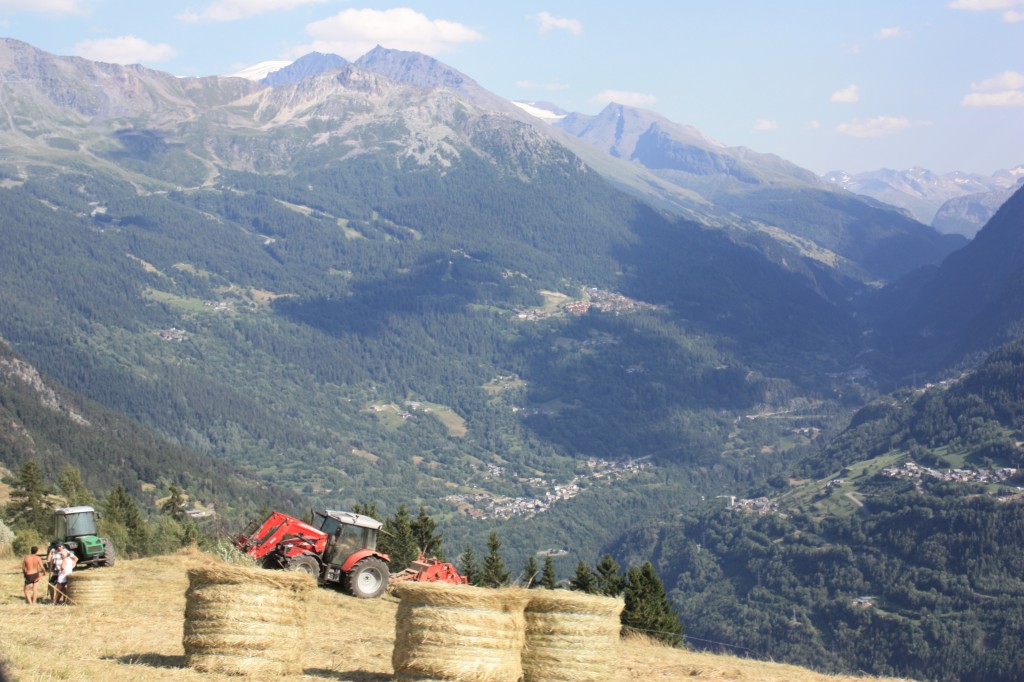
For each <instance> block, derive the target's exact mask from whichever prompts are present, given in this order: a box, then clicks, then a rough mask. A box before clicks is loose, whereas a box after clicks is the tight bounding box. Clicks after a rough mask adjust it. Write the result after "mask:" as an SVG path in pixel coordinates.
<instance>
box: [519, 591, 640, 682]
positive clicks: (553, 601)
mask: <svg viewBox="0 0 1024 682" xmlns="http://www.w3.org/2000/svg"><path fill="white" fill-rule="evenodd" d="M624 607H625V603H624V602H623V601H622V600H621V599H613V598H611V597H599V596H596V595H592V594H584V593H582V592H570V591H568V590H531V591H530V601H529V603H528V604H527V605H526V611H525V619H526V644H525V646H524V647H523V675H524V677H523V680H524V682H599V681H603V680H610V679H614V677H615V675H614V674H613V671H614V669H615V644H616V642H618V640H619V630H620V628H621V624H620V622H619V615H620V614H621V613H622V609H623V608H624Z"/></svg>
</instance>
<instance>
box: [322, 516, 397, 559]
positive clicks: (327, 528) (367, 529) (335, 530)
mask: <svg viewBox="0 0 1024 682" xmlns="http://www.w3.org/2000/svg"><path fill="white" fill-rule="evenodd" d="M312 520H313V524H312V525H313V526H314V527H316V528H318V529H320V531H322V532H323V533H325V534H326V535H327V536H328V538H329V539H328V544H327V552H326V556H327V559H328V560H327V563H328V564H333V565H336V566H342V565H344V564H345V562H346V561H347V560H348V558H349V557H351V556H352V555H353V554H355V553H356V552H358V551H359V550H369V551H370V552H371V553H373V552H376V550H377V534H378V532H379V531H380V529H381V527H382V526H383V525H384V524H382V523H381V522H380V521H378V520H376V519H372V518H370V517H369V516H363V515H362V514H354V513H352V512H344V511H332V510H330V509H326V510H324V511H322V512H321V511H317V510H313V516H312Z"/></svg>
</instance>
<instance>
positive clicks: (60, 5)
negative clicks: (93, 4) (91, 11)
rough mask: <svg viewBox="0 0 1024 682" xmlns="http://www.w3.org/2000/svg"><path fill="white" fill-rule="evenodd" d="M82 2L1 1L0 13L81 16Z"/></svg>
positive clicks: (69, 0)
mask: <svg viewBox="0 0 1024 682" xmlns="http://www.w3.org/2000/svg"><path fill="white" fill-rule="evenodd" d="M79 2H80V0H0V12H18V11H25V12H43V13H48V14H79V13H82V12H83V10H82V8H81V7H79Z"/></svg>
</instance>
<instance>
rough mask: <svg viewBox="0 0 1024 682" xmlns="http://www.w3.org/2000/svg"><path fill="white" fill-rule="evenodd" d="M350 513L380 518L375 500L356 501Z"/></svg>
mask: <svg viewBox="0 0 1024 682" xmlns="http://www.w3.org/2000/svg"><path fill="white" fill-rule="evenodd" d="M352 513H353V514H362V515H363V516H369V517H370V518H371V519H379V518H380V514H379V513H378V512H377V503H376V502H372V503H371V502H356V503H355V504H354V505H352ZM264 518H266V517H264Z"/></svg>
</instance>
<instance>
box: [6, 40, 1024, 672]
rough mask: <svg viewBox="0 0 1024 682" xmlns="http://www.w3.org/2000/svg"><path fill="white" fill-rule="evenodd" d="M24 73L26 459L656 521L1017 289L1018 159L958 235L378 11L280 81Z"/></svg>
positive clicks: (18, 219) (894, 378)
mask: <svg viewBox="0 0 1024 682" xmlns="http://www.w3.org/2000/svg"><path fill="white" fill-rule="evenodd" d="M253 75H255V74H253ZM0 78H2V84H0V96H2V100H0V103H2V108H0V146H2V147H3V154H2V155H0V200H2V202H3V206H4V218H3V221H2V224H0V230H2V234H3V243H4V249H3V250H2V251H0V335H2V336H3V338H4V339H5V340H6V344H7V345H6V346H5V347H4V348H3V357H4V358H5V363H6V364H4V365H3V366H4V367H8V366H10V367H17V368H19V369H18V372H17V373H16V374H17V377H20V378H17V379H15V378H12V377H13V376H14V374H13V373H11V372H7V373H6V374H4V373H3V372H0V375H3V376H4V377H5V383H4V392H3V393H0V397H3V399H4V400H5V401H6V402H4V403H3V405H4V407H5V409H6V410H7V411H6V412H5V413H4V414H5V415H7V418H5V419H3V420H2V421H0V438H2V439H3V442H6V443H9V444H16V447H15V446H13V445H12V446H11V447H5V449H4V450H3V452H2V462H0V463H2V464H3V465H4V466H5V467H6V468H7V469H8V470H15V469H16V468H17V467H18V466H20V465H21V464H22V463H23V462H25V461H26V460H27V459H29V458H36V459H39V460H41V464H42V465H43V468H44V470H45V471H47V472H50V473H51V475H52V473H53V472H55V471H58V470H59V469H60V467H61V466H63V465H64V464H67V463H71V464H75V465H76V466H80V467H82V468H83V475H84V477H85V478H86V480H87V481H89V482H91V484H92V485H95V486H97V487H103V486H108V485H110V484H111V481H112V478H113V477H115V476H116V472H117V469H116V468H115V467H113V466H112V465H111V462H110V461H108V460H104V459H103V458H102V457H100V456H98V455H97V454H96V453H97V452H99V451H100V449H101V446H100V445H99V444H101V443H104V442H106V441H107V440H109V442H110V449H111V452H116V453H124V452H125V451H127V450H133V449H138V450H139V453H140V454H139V459H138V461H137V462H135V463H133V461H130V460H129V459H126V456H123V455H120V456H119V458H118V461H119V462H122V463H123V466H125V467H126V471H129V472H130V475H128V476H127V478H128V481H127V482H128V483H129V484H130V485H129V486H128V487H129V488H130V492H132V493H133V494H135V495H137V496H138V497H140V499H148V498H146V495H149V496H150V497H152V496H153V495H155V493H153V492H152V491H153V487H154V486H155V487H156V488H157V489H160V488H162V487H163V486H165V485H168V484H169V483H170V482H176V484H178V485H180V486H182V487H184V488H185V489H186V491H187V492H188V493H189V494H190V496H191V498H190V499H194V500H196V501H198V502H199V503H202V504H204V505H208V504H210V503H215V504H216V505H218V507H219V508H223V509H225V510H227V512H226V513H235V514H240V513H243V512H244V511H245V510H247V509H250V508H251V507H252V506H260V505H263V504H271V503H275V504H277V503H281V504H284V505H295V506H301V507H308V506H314V505H319V504H324V505H329V506H331V507H332V508H345V507H350V506H351V505H353V504H356V503H363V502H366V501H372V502H374V503H375V504H378V505H379V508H380V510H381V511H382V512H383V513H391V512H392V511H393V510H394V509H396V508H397V506H398V505H399V504H402V503H405V504H410V505H415V504H423V505H425V506H426V507H427V508H428V509H429V510H430V511H431V513H433V514H435V515H436V516H437V517H438V519H439V520H440V522H441V524H442V526H443V528H444V529H445V533H446V537H448V538H452V537H457V538H470V539H472V538H479V537H481V536H482V535H484V534H486V532H487V531H488V530H489V529H491V528H494V527H497V526H500V527H501V528H502V529H503V532H504V533H505V536H504V539H505V541H506V545H505V546H506V547H507V549H508V551H509V552H510V553H511V556H513V557H515V559H516V560H522V559H525V557H527V556H529V555H531V554H535V553H536V552H538V551H541V550H550V549H551V548H564V552H560V553H559V555H560V556H565V557H567V558H566V559H565V560H564V561H566V562H577V561H580V560H585V561H591V560H593V559H594V558H595V557H596V556H598V554H599V553H600V552H603V551H611V550H612V549H615V551H616V552H617V554H618V555H619V556H622V557H627V556H628V557H635V556H639V553H642V552H644V551H651V550H650V546H648V547H647V549H643V547H644V541H645V539H650V538H652V537H659V538H661V539H660V540H658V544H657V547H656V549H655V550H653V551H654V553H655V554H657V555H658V556H661V553H662V552H663V550H664V551H668V552H669V553H671V552H675V551H676V549H673V548H672V547H670V546H669V543H666V542H665V540H664V539H665V538H675V539H677V540H678V538H679V536H678V532H677V531H678V528H679V526H675V527H672V528H670V527H668V526H662V524H663V523H667V522H668V521H669V520H670V517H671V520H675V515H676V514H677V513H681V512H686V511H687V510H691V509H696V508H697V507H698V506H699V505H700V501H701V500H702V498H706V499H705V501H706V500H709V499H716V498H715V496H716V495H719V494H722V495H734V494H735V492H736V490H737V489H742V490H750V491H754V490H758V489H761V490H765V491H768V489H769V488H776V489H778V490H783V489H786V488H787V487H788V485H789V484H788V483H787V481H788V480H789V479H788V477H787V475H786V474H790V473H792V474H793V476H794V477H796V476H798V475H801V472H804V473H806V472H807V471H811V470H813V469H814V466H818V467H820V468H821V469H822V470H829V471H831V465H832V464H834V463H836V462H837V461H838V460H839V459H840V455H839V454H837V452H836V451H833V450H828V449H827V448H825V447H823V445H822V444H823V443H824V442H825V441H826V440H828V438H829V437H830V436H831V435H833V434H835V433H836V432H838V431H841V430H842V429H843V428H844V427H846V426H847V424H848V420H849V417H850V415H851V414H852V413H853V412H854V411H855V410H857V409H859V408H862V407H863V406H864V405H865V404H866V403H868V402H869V401H870V400H872V399H873V398H876V397H877V396H878V395H879V393H880V392H882V391H886V390H888V389H890V388H893V387H895V386H898V385H901V384H906V383H913V382H915V381H916V380H917V378H918V377H920V378H921V379H922V380H924V379H926V378H927V379H942V378H945V377H946V376H948V375H949V374H950V373H953V372H960V371H962V370H963V369H964V368H967V367H969V366H972V365H973V364H975V363H976V362H977V361H978V360H979V359H980V358H981V357H982V356H983V355H984V354H985V353H987V352H988V351H990V350H992V349H993V348H996V347H997V346H999V345H1000V344H1003V343H1006V342H1007V341H1008V340H1010V339H1012V338H1014V337H1015V336H1016V335H1017V334H1018V333H1019V324H1020V320H1021V319H1022V317H1024V310H1020V308H1019V305H1018V304H1017V301H1019V300H1022V299H1021V296H1020V293H1021V287H1022V282H1021V280H1020V273H1021V271H1022V269H1024V263H1022V262H1020V258H1019V255H1020V244H1019V243H1018V242H1019V241H1020V235H1021V226H1022V225H1024V205H1022V203H1021V202H1022V201H1024V199H1022V197H1024V194H1021V193H1020V192H1018V193H1017V194H1015V195H1014V196H1013V197H1012V198H1011V199H1010V200H1009V201H1007V202H1006V204H1005V205H1004V206H1003V207H1002V208H1001V209H1000V210H999V212H998V213H997V214H996V215H995V217H993V218H992V219H991V220H990V221H989V222H988V224H987V225H986V226H985V227H984V228H982V229H981V230H980V232H979V233H978V235H977V237H975V238H974V239H973V240H972V241H970V242H968V241H967V239H966V238H965V237H963V236H962V235H943V234H939V233H938V232H937V231H936V230H935V229H933V228H932V227H929V226H927V225H925V224H922V223H920V222H918V221H916V220H914V219H912V218H911V217H909V216H908V215H907V214H906V212H905V211H903V210H900V209H897V208H894V207H892V206H889V205H886V204H884V203H882V202H881V201H879V200H877V199H873V198H870V197H862V196H858V195H856V194H853V193H851V192H848V191H846V190H844V189H842V188H837V187H835V186H833V185H831V184H829V183H828V182H826V181H824V180H822V179H821V178H818V177H816V176H815V175H814V174H813V173H811V172H809V171H807V170H805V169H801V168H799V167H797V166H795V165H793V164H791V163H789V162H787V161H785V160H783V159H780V158H778V157H776V156H773V155H766V154H759V153H757V152H754V151H752V150H749V149H744V148H737V147H728V146H727V145H724V144H721V143H719V142H716V141H714V140H710V139H708V138H707V137H705V136H704V135H702V134H701V133H700V132H699V131H697V130H695V129H693V128H692V127H688V126H685V125H681V124H677V123H673V122H671V121H668V120H666V119H664V118H663V117H661V116H658V115H657V114H655V113H653V112H649V111H644V110H640V109H635V108H630V107H625V106H620V105H617V104H612V105H609V106H608V107H607V108H606V109H605V110H604V111H602V112H601V113H600V114H598V115H596V116H592V117H588V116H582V115H579V114H572V113H569V112H562V111H560V110H557V108H552V107H550V106H547V105H540V104H533V105H529V108H525V109H524V108H523V107H522V106H518V105H516V104H514V103H512V102H508V101H507V100H504V99H502V98H500V97H498V96H496V95H494V94H493V93H490V92H488V91H486V90H485V89H484V88H482V87H481V86H480V85H479V84H478V83H476V82H475V81H473V80H472V78H470V77H469V76H466V75H465V74H461V73H459V72H458V71H455V70H454V69H451V68H450V67H448V66H447V65H445V64H443V63H441V62H439V61H437V60H434V59H432V58H430V57H427V56H425V55H420V54H416V53H409V52H401V51H396V50H388V49H385V48H382V47H378V48H376V49H374V50H372V51H371V52H369V53H368V54H367V55H364V56H363V57H361V58H360V59H358V60H356V61H355V62H348V61H346V60H341V58H336V57H335V56H332V55H316V54H314V55H309V56H307V57H305V58H303V59H300V60H298V61H296V62H294V63H293V64H290V65H288V66H286V67H284V68H282V69H277V70H275V71H271V72H270V73H267V74H266V75H264V76H261V78H262V82H261V81H260V80H248V79H244V78H232V77H211V78H198V79H196V78H176V77H173V76H171V75H169V74H165V73H161V72H158V71H154V70H150V69H145V68H143V67H138V66H130V67H123V66H117V65H111V64H101V63H96V62H91V61H88V60H84V59H79V58H68V57H57V56H54V55H50V54H47V53H45V52H42V51H40V50H37V49H35V48H33V47H32V46H30V45H26V44H24V43H20V42H18V41H14V40H0ZM531 108H532V109H533V110H534V111H535V112H544V111H547V112H548V113H547V114H543V113H541V115H540V116H538V115H534V113H531V112H530V109H531ZM26 377H28V379H26ZM35 377H40V379H38V381H37V380H36V378H35ZM40 382H42V383H43V384H45V385H46V386H48V387H49V389H50V391H51V392H52V395H56V396H58V399H57V401H56V402H54V401H53V400H51V399H50V398H49V397H48V396H50V395H51V392H47V391H45V390H39V389H38V386H39V384H40ZM26 385H30V386H35V387H37V388H36V389H33V390H34V393H33V392H26V390H27V389H26V388H25V386H26ZM8 396H11V397H8ZM33 396H34V397H33ZM18 401H21V402H18ZM54 405H56V406H57V407H56V409H55V408H54ZM62 406H64V407H62ZM87 407H88V409H87ZM72 413H73V414H77V415H80V416H81V417H83V418H84V419H85V420H86V421H87V422H89V424H94V425H95V424H98V423H100V422H101V421H103V422H104V423H105V424H108V425H109V426H106V427H105V428H103V429H98V428H93V429H90V428H88V427H87V426H86V425H84V424H81V423H79V422H77V421H76V420H75V418H74V417H73V416H72ZM24 415H30V416H32V418H31V419H27V418H25V417H24ZM96 415H102V419H101V418H100V417H99V416H96ZM864 418H865V417H864V415H861V419H864ZM993 428H994V427H993ZM1001 428H1006V427H1005V426H1004V427H1001ZM129 432H130V433H129ZM26 433H27V434H29V436H30V438H26V436H25V434H26ZM55 434H64V435H63V436H61V437H58V435H55ZM68 434H70V435H68ZM97 434H98V435H97ZM125 434H128V435H125ZM129 436H130V437H129ZM30 440H34V441H35V443H36V444H35V446H32V445H31V444H30V443H29V441H30ZM79 442H82V443H89V444H90V445H89V447H87V448H86V447H78V446H77V445H76V444H77V443H79ZM42 443H47V444H49V443H54V444H55V445H54V446H52V447H44V446H42V445H41V444H42ZM56 444H59V446H58V445H56ZM147 444H148V445H147ZM161 462H162V463H163V464H162V465H161V464H160V463H161ZM809 462H810V463H809ZM627 464H628V465H629V466H626V465H627ZM844 464H845V462H844ZM160 466H163V467H164V468H163V469H162V470H160V468H159V467H160ZM222 481H223V482H224V483H222ZM244 500H248V502H244ZM551 500H555V501H551ZM291 511H296V510H295V509H292V510H291ZM302 511H304V510H302ZM849 511H850V510H846V511H845V512H844V513H847V512H849ZM502 514H505V516H502ZM815 522H820V523H828V521H827V519H818V520H816V521H815ZM645 529H646V530H650V531H651V532H650V533H647V532H646V530H645ZM659 529H662V530H664V532H663V533H662V532H661V530H659ZM689 532H690V530H689V529H688V530H686V531H685V533H684V534H686V533H689ZM757 532H758V533H762V534H764V531H763V530H757ZM793 532H794V533H796V535H797V536H799V534H800V533H803V532H807V533H808V534H810V532H811V531H810V530H809V529H805V528H799V529H796V530H794V531H793ZM815 532H816V531H815ZM844 532H845V531H844ZM688 537H689V536H688ZM765 537H767V535H765ZM786 537H789V536H786ZM794 537H796V536H794ZM691 540H692V538H691ZM762 540H763V538H762V537H761V536H760V535H759V536H757V540H756V543H758V544H759V546H760V545H764V544H765V542H768V543H769V544H770V543H771V542H772V540H769V541H765V542H762ZM680 542H681V541H680ZM688 542H689V541H688ZM727 544H728V543H725V542H723V543H718V544H717V545H716V549H715V551H716V552H718V551H719V550H722V549H723V548H724V547H725V546H726V545H727ZM678 547H685V548H687V549H686V552H690V553H691V554H692V552H691V550H693V547H690V545H688V544H679V545H678ZM817 547H818V546H817V545H815V548H812V550H808V551H809V552H810V555H813V556H819V555H820V556H824V554H826V553H827V552H824V551H822V552H818V549H817ZM787 548H788V545H787ZM762 549H763V548H762ZM680 551H681V550H680ZM695 551H696V554H694V555H693V556H698V555H699V554H700V549H699V548H697V549H696V550H695ZM723 551H724V550H723ZM665 556H668V554H666V555H665ZM687 556H688V557H689V556H690V554H687ZM801 556H803V555H801ZM830 556H831V555H830ZM691 558H692V557H691ZM762 558H764V557H762ZM804 558H806V557H804ZM694 560H695V561H699V557H698V559H694ZM802 560H803V559H801V561H802ZM687 561H689V559H687ZM823 561H824V560H823ZM661 565H662V567H663V568H665V569H666V570H668V569H671V570H675V569H676V568H679V567H680V566H683V564H679V563H676V562H675V560H674V559H673V562H668V561H665V562H662V563H661ZM829 565H830V566H831V565H833V564H829ZM570 568H571V567H570ZM705 568H708V572H705V573H702V574H701V575H704V576H705V577H707V576H708V575H712V573H713V571H711V570H710V567H705ZM830 570H831V569H830ZM752 575H753V576H756V575H761V574H759V573H758V572H757V570H756V569H755V570H753V572H751V573H749V574H747V575H746V576H745V577H743V578H742V579H743V580H748V579H750V576H752ZM815 575H817V574H815ZM695 580H696V578H695ZM757 580H760V578H757ZM711 582H713V581H711ZM679 584H680V585H683V584H685V581H683V582H681V583H679ZM694 584H696V583H694ZM709 584H710V583H709V582H704V583H701V585H702V586H704V587H706V586H707V585H709ZM844 584H845V583H844ZM849 584H850V585H861V584H863V583H862V582H857V581H852V582H850V583H849ZM680 589H682V588H680ZM844 589H845V588H844ZM850 589H853V587H850ZM915 589H916V588H915ZM752 594H754V595H755V596H757V594H759V593H753V592H752ZM677 597H678V595H677ZM845 597H846V595H845V593H844V595H843V596H842V598H843V599H845ZM727 601H728V600H727ZM729 603H730V604H732V602H731V601H729ZM691 606H692V604H691ZM833 606H835V604H833ZM807 613H808V614H810V613H811V611H810V610H808V611H807ZM814 613H815V614H816V615H814V617H815V618H821V617H823V616H822V615H821V614H822V613H826V612H822V611H819V612H814ZM747 615H749V614H747ZM808 617H810V615H808ZM791 620H799V619H798V618H797V617H794V618H793V619H791ZM744 622H747V623H749V621H744ZM801 622H802V621H801ZM776 625H777V626H779V627H782V626H783V625H785V624H784V623H782V621H781V620H779V621H778V622H776V623H775V624H774V625H773V627H774V626H776ZM787 627H788V626H787ZM793 627H796V626H793ZM806 632H811V630H810V629H808V630H806ZM853 639H855V638H853ZM842 643H843V646H844V647H853V646H854V644H855V642H853V640H852V639H851V638H849V637H846V638H844V639H843V641H842ZM812 649H813V651H814V652H816V653H815V655H820V656H825V657H826V659H827V660H826V659H821V661H822V664H823V665H827V666H829V667H833V668H834V667H843V666H846V667H849V666H851V665H871V666H883V667H884V665H886V663H885V662H884V661H883V662H882V663H878V662H877V661H869V662H867V663H865V662H864V660H866V659H862V658H858V657H857V655H854V654H849V655H846V654H844V655H843V656H842V657H832V658H829V657H828V656H827V655H826V654H823V653H822V652H823V651H825V650H827V647H825V646H824V645H821V642H818V643H817V644H814V645H813V646H811V647H810V649H808V650H812ZM801 655H803V654H801ZM878 670H880V671H882V670H883V668H878Z"/></svg>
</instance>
